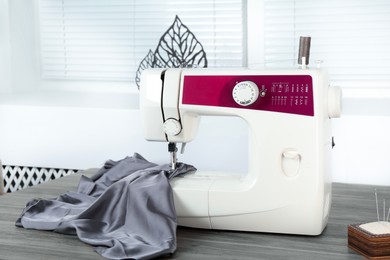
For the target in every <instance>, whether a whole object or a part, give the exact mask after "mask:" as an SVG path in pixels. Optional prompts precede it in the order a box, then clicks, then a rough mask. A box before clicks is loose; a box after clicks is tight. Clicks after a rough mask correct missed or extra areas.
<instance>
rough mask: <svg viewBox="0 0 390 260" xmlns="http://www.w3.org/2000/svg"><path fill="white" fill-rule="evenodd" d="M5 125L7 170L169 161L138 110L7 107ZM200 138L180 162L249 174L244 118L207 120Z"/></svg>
mask: <svg viewBox="0 0 390 260" xmlns="http://www.w3.org/2000/svg"><path fill="white" fill-rule="evenodd" d="M0 122H1V125H2V127H0V144H1V145H0V158H2V160H3V163H4V164H5V165H19V166H36V167H52V168H68V169H86V168H90V167H100V166H101V165H102V164H103V163H104V161H106V160H108V159H114V160H118V159H121V158H124V157H125V156H129V155H132V154H133V153H134V152H138V153H140V154H142V155H143V156H145V157H146V158H147V159H149V160H151V161H154V162H156V163H166V162H169V154H168V151H167V146H166V143H160V142H147V141H146V140H144V138H143V135H142V130H141V121H140V116H139V110H138V109H128V108H126V109H125V108H123V109H120V108H96V107H94V108H91V107H66V106H39V105H9V104H3V105H0ZM198 137H199V138H197V139H195V140H194V141H193V142H191V143H190V144H188V145H187V146H186V151H185V153H184V154H183V155H181V154H179V159H181V160H182V161H185V162H187V163H192V164H194V165H196V166H197V167H198V168H200V169H205V170H224V171H233V172H237V171H240V172H243V171H246V167H247V163H246V162H247V129H246V125H245V123H244V122H243V121H242V120H241V119H238V118H220V119H219V120H215V119H214V118H203V119H202V122H201V128H200V130H199V134H198ZM179 148H180V147H179Z"/></svg>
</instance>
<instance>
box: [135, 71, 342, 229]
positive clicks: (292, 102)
mask: <svg viewBox="0 0 390 260" xmlns="http://www.w3.org/2000/svg"><path fill="white" fill-rule="evenodd" d="M162 74H163V76H162ZM243 82H244V83H243ZM248 82H249V83H248ZM240 83H241V84H240ZM253 83H254V85H255V87H256V86H257V89H258V91H257V93H253V86H252V85H253ZM248 84H252V85H251V86H249V89H248ZM242 85H244V86H242ZM241 88H242V89H241ZM140 91H141V93H140V98H141V99H140V108H141V116H142V118H143V129H144V135H145V138H146V139H147V140H151V141H165V142H174V143H187V142H190V141H191V140H192V139H193V138H194V137H195V135H196V131H197V128H198V125H199V120H200V117H201V116H202V115H214V116H238V117H241V118H243V119H244V120H245V121H246V122H247V124H248V127H249V129H250V140H249V160H248V163H249V165H248V173H247V174H245V175H231V174H226V173H223V172H222V173H205V172H203V173H202V172H200V171H198V172H195V173H193V174H188V175H185V176H183V177H177V178H173V179H172V180H171V186H172V188H173V192H174V200H175V208H176V212H177V216H178V224H179V225H182V226H189V227H197V228H207V229H224V230H241V231H256V232H276V233H290V234H305V235H318V234H321V232H322V231H323V229H324V228H325V226H326V224H327V220H328V216H329V210H330V207H331V173H330V157H331V156H330V152H331V149H332V146H333V137H332V134H331V125H330V121H331V120H330V118H331V117H337V116H339V113H340V103H341V101H340V99H341V98H340V90H339V89H338V88H335V87H329V86H328V78H327V74H326V73H325V72H324V71H323V70H320V69H307V70H300V69H292V70H249V69H231V70H226V69H225V70H217V69H167V70H163V69H152V70H146V71H145V72H144V73H143V75H142V79H141V88H140ZM240 91H241V92H240ZM232 93H234V94H232ZM248 95H249V96H250V97H249V99H251V98H252V100H251V101H248V100H247V97H248ZM253 96H255V97H254V98H253ZM253 99H254V100H253ZM235 100H236V101H235ZM240 100H241V101H240ZM240 102H241V103H240ZM251 102H253V103H251ZM172 119H173V120H172ZM167 121H168V122H167ZM170 121H172V122H170ZM167 128H168V129H167ZM176 128H179V129H176ZM227 142H228V140H227ZM205 149H206V148H205ZM232 152H234V147H232Z"/></svg>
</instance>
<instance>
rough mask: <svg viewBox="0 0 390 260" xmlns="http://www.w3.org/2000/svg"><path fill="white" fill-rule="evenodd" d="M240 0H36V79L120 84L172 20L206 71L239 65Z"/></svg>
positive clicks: (131, 75) (131, 76)
mask: <svg viewBox="0 0 390 260" xmlns="http://www.w3.org/2000/svg"><path fill="white" fill-rule="evenodd" d="M242 6H243V4H242V0H197V1H194V0H180V1H179V0H175V1H174V0H165V1H157V0H94V1H91V0H39V17H40V32H41V35H40V36H41V37H40V38H41V53H42V54H41V57H42V58H41V61H42V76H43V77H44V78H58V79H87V80H88V79H90V80H97V79H98V80H100V79H102V80H104V79H107V80H125V81H131V82H134V78H135V76H136V70H137V69H138V65H139V63H140V62H141V60H142V59H143V58H144V57H145V56H146V54H147V53H148V51H149V49H151V50H152V51H154V50H155V49H156V47H157V44H158V41H159V39H160V37H161V36H162V34H163V33H164V32H165V31H166V30H167V29H168V27H169V26H170V25H171V24H172V23H173V21H174V18H175V16H176V15H178V16H179V17H180V19H181V21H182V22H183V24H185V25H186V26H187V27H188V28H189V29H190V30H191V31H192V32H193V33H194V34H195V36H196V37H197V39H198V40H199V42H200V43H201V44H202V45H203V47H204V49H205V51H206V54H207V59H208V65H209V67H213V66H219V67H220V66H242V65H243V60H244V58H243V55H244V54H243V49H244V48H243V42H244V41H243V31H244V30H243V26H244V25H243V23H242V22H243V16H242V13H243V10H242Z"/></svg>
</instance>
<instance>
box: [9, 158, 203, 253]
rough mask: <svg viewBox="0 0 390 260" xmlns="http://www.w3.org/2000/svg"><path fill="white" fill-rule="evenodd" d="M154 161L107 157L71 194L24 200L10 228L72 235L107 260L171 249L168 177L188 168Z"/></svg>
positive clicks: (173, 224) (172, 210)
mask: <svg viewBox="0 0 390 260" xmlns="http://www.w3.org/2000/svg"><path fill="white" fill-rule="evenodd" d="M194 170H195V168H194V167H193V166H191V165H186V164H182V163H179V164H178V167H177V169H176V170H174V171H171V170H170V168H169V165H156V164H154V163H151V162H148V161H147V160H145V159H144V158H143V157H142V156H140V155H139V154H134V156H132V157H126V158H125V159H123V160H120V161H107V162H106V163H105V165H104V166H103V167H102V168H101V169H100V170H99V171H98V172H97V173H96V174H95V175H94V176H92V177H91V178H88V177H86V176H81V179H80V183H79V186H78V188H77V191H76V192H72V191H68V192H66V193H65V194H63V195H60V196H59V197H57V198H55V199H49V200H44V199H33V200H31V201H30V202H28V204H27V206H26V208H25V209H24V210H23V212H22V214H21V216H20V218H19V219H18V220H17V221H16V226H19V227H24V228H32V229H40V230H53V231H55V232H59V233H63V234H74V235H77V236H78V237H79V239H80V240H82V241H83V242H85V243H88V244H90V245H93V246H95V250H96V252H98V253H99V254H101V255H102V256H103V257H106V258H109V259H151V258H155V257H157V256H161V255H165V254H169V253H173V252H174V251H175V250H176V225H177V222H176V212H175V208H174V204H173V194H172V189H171V187H170V185H169V178H171V177H173V176H177V175H180V174H185V173H187V172H190V171H194Z"/></svg>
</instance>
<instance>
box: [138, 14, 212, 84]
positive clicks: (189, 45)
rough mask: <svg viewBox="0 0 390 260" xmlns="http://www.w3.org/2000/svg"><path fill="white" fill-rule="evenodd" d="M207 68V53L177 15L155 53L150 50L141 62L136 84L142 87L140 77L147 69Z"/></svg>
mask: <svg viewBox="0 0 390 260" xmlns="http://www.w3.org/2000/svg"><path fill="white" fill-rule="evenodd" d="M179 67H204V68H205V67H207V57H206V52H205V51H204V49H203V46H202V44H201V43H200V42H199V41H198V40H197V39H196V37H195V35H194V34H193V33H192V32H191V31H190V30H189V29H188V27H187V26H185V25H184V24H183V23H182V22H181V20H180V18H179V17H178V16H177V15H176V17H175V21H174V22H173V24H172V25H171V26H170V27H169V28H168V30H167V31H166V32H165V33H164V34H163V35H162V36H161V38H160V40H159V43H158V45H157V48H156V50H155V51H154V52H152V50H149V52H148V54H147V55H146V57H145V58H144V59H143V60H142V61H141V63H140V65H139V67H138V70H137V73H136V78H135V82H136V84H137V86H138V88H139V87H140V77H141V73H142V71H143V70H145V69H147V68H179Z"/></svg>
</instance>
